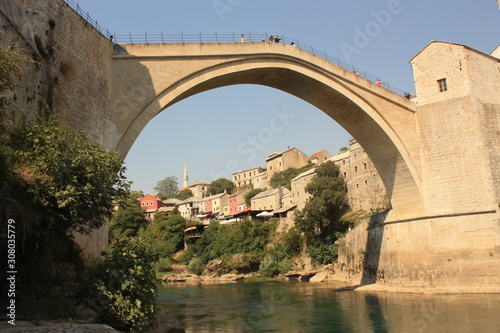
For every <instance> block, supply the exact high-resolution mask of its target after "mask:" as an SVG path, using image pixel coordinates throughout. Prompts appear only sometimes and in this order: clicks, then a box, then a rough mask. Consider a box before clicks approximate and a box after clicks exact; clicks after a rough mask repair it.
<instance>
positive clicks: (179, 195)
mask: <svg viewBox="0 0 500 333" xmlns="http://www.w3.org/2000/svg"><path fill="white" fill-rule="evenodd" d="M192 196H193V191H191V190H190V189H185V190H184V191H180V192H179V193H177V194H176V195H175V198H176V199H179V200H186V199H188V198H191V197H192Z"/></svg>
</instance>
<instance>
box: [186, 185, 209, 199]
mask: <svg viewBox="0 0 500 333" xmlns="http://www.w3.org/2000/svg"><path fill="white" fill-rule="evenodd" d="M209 187H210V183H209V182H206V181H201V182H196V183H194V184H191V185H189V186H187V187H183V188H181V189H180V190H179V192H182V191H184V190H188V189H189V190H191V193H193V197H195V198H198V199H202V198H205V197H206V196H207V191H208V188H209Z"/></svg>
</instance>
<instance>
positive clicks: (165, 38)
mask: <svg viewBox="0 0 500 333" xmlns="http://www.w3.org/2000/svg"><path fill="white" fill-rule="evenodd" d="M65 1H66V3H67V4H68V5H69V6H70V7H71V8H73V9H74V10H75V11H76V12H77V13H78V14H79V15H80V16H81V17H82V18H84V19H85V20H87V22H89V23H90V24H91V25H92V26H93V27H94V28H95V29H97V30H98V31H99V32H100V33H101V34H102V35H104V36H105V37H106V38H111V37H112V40H113V42H114V43H117V44H121V43H123V44H138V43H146V44H148V43H237V42H238V43H239V42H241V34H235V33H231V34H218V33H213V34H202V33H198V34H183V33H181V34H164V33H159V34H148V33H144V34H131V33H129V34H128V35H116V34H113V33H110V32H109V30H107V29H105V28H103V27H102V26H101V25H100V24H99V23H98V22H97V20H94V19H92V17H90V15H89V13H87V12H85V11H83V10H82V8H81V7H80V5H79V4H78V2H76V1H74V0H65ZM244 35H245V42H269V36H270V34H268V33H264V34H252V33H245V34H244ZM279 37H281V40H280V43H286V44H292V43H293V44H294V45H295V46H296V47H298V48H300V49H302V50H305V51H307V52H310V53H312V54H314V55H316V56H319V57H321V58H323V59H325V60H327V61H329V62H331V63H334V64H337V65H338V66H340V67H342V68H344V69H346V70H349V71H352V72H354V73H356V75H359V76H361V77H363V78H365V79H367V80H369V81H372V82H377V81H378V79H379V78H378V77H377V76H374V75H371V74H368V73H366V72H365V71H363V70H361V69H359V68H356V67H354V66H353V65H351V64H348V63H346V62H344V61H342V60H340V58H335V57H332V56H330V55H328V54H327V53H326V52H322V51H320V50H318V49H315V48H314V47H313V46H311V45H307V44H304V43H302V42H300V41H299V40H297V39H291V38H288V37H285V36H283V35H282V36H279ZM384 88H387V89H388V90H390V91H392V92H394V93H396V94H399V95H403V94H404V91H403V90H401V89H398V88H396V87H395V86H393V85H391V84H390V83H388V82H385V81H384Z"/></svg>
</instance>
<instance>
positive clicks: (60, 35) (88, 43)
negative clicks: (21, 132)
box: [0, 0, 112, 257]
mask: <svg viewBox="0 0 500 333" xmlns="http://www.w3.org/2000/svg"><path fill="white" fill-rule="evenodd" d="M0 24H1V26H0V30H3V31H5V34H4V35H3V36H2V39H1V41H0V43H2V44H3V45H8V44H9V43H11V42H15V43H17V44H18V45H19V47H20V48H21V49H23V52H25V53H26V54H29V55H30V56H31V57H32V58H33V59H34V60H36V63H33V64H29V67H28V75H27V76H26V78H25V79H23V81H22V82H21V88H19V89H18V90H17V91H16V92H15V93H14V96H13V97H14V99H15V102H16V106H17V107H18V108H19V109H20V111H19V112H18V113H17V114H13V115H10V117H9V122H10V123H14V122H15V121H18V120H19V119H20V118H21V116H25V117H26V118H27V119H28V120H34V119H35V118H36V117H38V116H43V117H46V116H48V115H49V114H54V115H57V117H58V118H59V119H61V120H62V121H63V122H65V123H67V124H69V125H71V126H73V127H76V128H79V129H81V130H83V131H84V132H85V133H86V134H87V136H88V137H89V139H90V140H91V141H93V142H97V143H100V144H101V145H102V147H103V148H112V147H111V145H110V143H109V142H108V139H109V135H108V133H107V131H108V129H109V128H110V126H109V124H110V122H111V112H110V110H111V107H110V105H111V97H112V96H111V86H112V81H111V80H112V57H111V55H112V45H111V43H110V41H109V40H108V39H107V38H106V37H105V36H103V35H102V34H101V33H100V32H99V31H97V30H96V29H95V28H94V27H92V25H90V24H89V23H88V22H87V21H86V20H84V19H83V18H82V17H80V15H78V13H76V12H75V11H74V10H73V9H72V8H70V7H69V5H68V4H67V3H65V2H64V1H63V0H51V1H21V0H15V1H12V0H0ZM107 237H108V233H107V227H104V228H103V229H102V230H99V231H96V232H95V233H94V234H93V235H92V236H90V237H84V236H81V235H77V236H76V238H77V240H78V243H79V245H80V246H81V247H82V248H83V249H84V251H85V254H86V256H87V257H96V256H99V254H100V253H101V251H102V250H105V249H106V248H107V243H108V241H107Z"/></svg>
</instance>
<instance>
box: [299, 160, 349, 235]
mask: <svg viewBox="0 0 500 333" xmlns="http://www.w3.org/2000/svg"><path fill="white" fill-rule="evenodd" d="M305 190H306V191H307V192H308V193H310V194H311V195H312V198H311V200H310V201H309V202H308V203H307V204H306V206H305V207H304V209H303V210H302V211H299V212H297V215H296V219H295V223H296V225H297V227H298V228H299V229H300V230H301V231H302V232H304V233H305V234H306V236H307V237H309V238H310V237H312V236H313V235H326V234H330V233H333V232H335V231H345V230H346V229H347V225H346V224H345V223H343V222H341V217H342V216H343V215H344V214H345V213H346V212H347V211H348V208H349V206H348V203H347V193H346V191H345V185H344V179H343V178H342V177H341V176H340V171H339V168H338V166H337V165H335V163H334V162H331V161H328V162H325V163H323V164H321V165H320V166H319V167H318V168H317V169H316V175H315V176H314V177H313V179H312V180H311V182H310V183H309V184H308V185H307V186H306V188H305Z"/></svg>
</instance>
